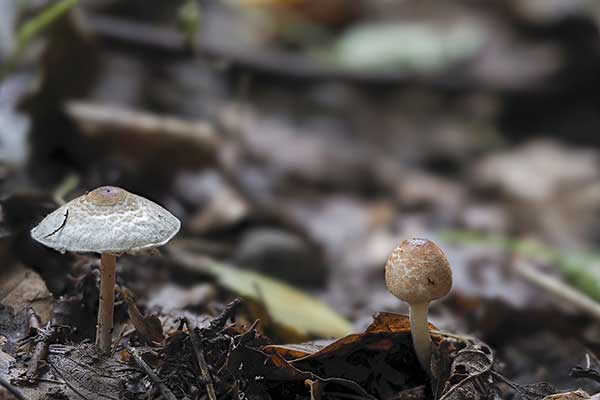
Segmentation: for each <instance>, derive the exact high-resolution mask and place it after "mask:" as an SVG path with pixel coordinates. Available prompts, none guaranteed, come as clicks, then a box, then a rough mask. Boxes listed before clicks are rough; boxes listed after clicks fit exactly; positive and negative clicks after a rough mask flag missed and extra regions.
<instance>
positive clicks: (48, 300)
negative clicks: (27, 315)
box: [0, 264, 54, 324]
mask: <svg viewBox="0 0 600 400" xmlns="http://www.w3.org/2000/svg"><path fill="white" fill-rule="evenodd" d="M0 304H2V305H4V306H7V307H11V308H12V310H13V312H14V313H15V314H20V313H21V312H24V311H25V310H26V309H27V308H32V309H33V311H35V313H36V314H37V315H38V316H39V318H40V322H41V323H42V324H45V323H46V322H48V321H49V320H50V319H51V318H52V310H53V307H54V298H53V297H52V294H51V293H50V292H49V291H48V288H47V287H46V284H45V282H44V281H43V280H42V278H41V277H40V276H39V275H38V273H37V272H35V271H33V270H31V269H29V268H27V267H25V266H24V265H21V264H14V265H12V266H10V267H8V268H7V269H5V270H4V271H2V272H0Z"/></svg>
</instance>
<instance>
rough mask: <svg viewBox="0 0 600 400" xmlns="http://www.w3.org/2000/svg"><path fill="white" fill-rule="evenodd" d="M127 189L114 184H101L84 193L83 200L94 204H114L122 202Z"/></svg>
mask: <svg viewBox="0 0 600 400" xmlns="http://www.w3.org/2000/svg"><path fill="white" fill-rule="evenodd" d="M125 196H127V191H125V190H123V189H121V188H118V187H115V186H102V187H99V188H97V189H94V190H92V191H91V192H89V193H88V194H86V195H85V197H84V199H85V201H87V202H89V203H91V204H93V205H96V206H114V205H116V204H119V203H121V202H123V200H124V199H125Z"/></svg>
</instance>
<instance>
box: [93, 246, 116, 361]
mask: <svg viewBox="0 0 600 400" xmlns="http://www.w3.org/2000/svg"><path fill="white" fill-rule="evenodd" d="M116 269H117V257H116V256H115V255H114V254H110V253H102V257H101V259H100V306H99V308H98V324H97V325H96V344H97V345H98V347H100V350H102V352H104V353H106V354H109V353H110V348H111V345H112V331H113V315H114V307H115V285H116Z"/></svg>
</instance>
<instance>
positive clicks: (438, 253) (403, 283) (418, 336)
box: [385, 238, 452, 373]
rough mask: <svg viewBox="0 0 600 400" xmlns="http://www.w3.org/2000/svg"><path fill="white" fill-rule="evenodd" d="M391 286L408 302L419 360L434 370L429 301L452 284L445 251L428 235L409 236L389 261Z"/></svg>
mask: <svg viewBox="0 0 600 400" xmlns="http://www.w3.org/2000/svg"><path fill="white" fill-rule="evenodd" d="M385 282H386V285H387V287H388V290H389V291H390V292H391V293H392V294H393V295H394V296H396V297H397V298H399V299H400V300H403V301H405V302H407V303H408V306H409V312H410V331H411V335H412V341H413V346H414V348H415V352H416V354H417V358H418V359H419V363H420V364H421V366H422V367H423V369H424V370H425V371H427V373H429V371H430V361H431V338H430V336H429V329H428V325H427V307H428V306H429V302H431V301H434V300H437V299H440V298H442V297H444V296H446V295H447V294H448V292H449V291H450V289H451V288H452V270H451V269H450V263H449V262H448V259H447V258H446V255H445V254H444V252H443V251H442V250H441V249H440V248H439V247H438V246H437V245H436V244H435V243H433V242H432V241H430V240H428V239H417V238H414V239H408V240H405V241H403V242H402V243H401V244H400V246H398V247H396V248H395V249H394V251H393V252H392V255H391V256H390V258H388V260H387V263H386V264H385Z"/></svg>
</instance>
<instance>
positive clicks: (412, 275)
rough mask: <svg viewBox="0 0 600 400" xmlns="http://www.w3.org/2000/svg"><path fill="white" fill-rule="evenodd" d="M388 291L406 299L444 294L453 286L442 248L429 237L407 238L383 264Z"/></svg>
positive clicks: (426, 299)
mask: <svg viewBox="0 0 600 400" xmlns="http://www.w3.org/2000/svg"><path fill="white" fill-rule="evenodd" d="M385 281H386V284H387V287H388V289H389V291H390V292H391V293H392V294H393V295H394V296H396V297H398V298H399V299H400V300H403V301H406V302H407V303H409V304H411V303H426V302H430V301H433V300H436V299H439V298H442V297H444V296H445V295H447V294H448V292H450V289H451V288H452V270H451V269H450V263H449V262H448V259H447V258H446V255H445V254H444V252H443V251H442V250H441V249H440V248H439V247H438V246H437V245H436V244H435V243H433V242H432V241H430V240H428V239H417V238H414V239H408V240H405V241H403V242H402V243H401V244H400V246H398V247H396V249H394V251H393V252H392V255H391V256H390V258H388V261H387V263H386V264H385Z"/></svg>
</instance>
